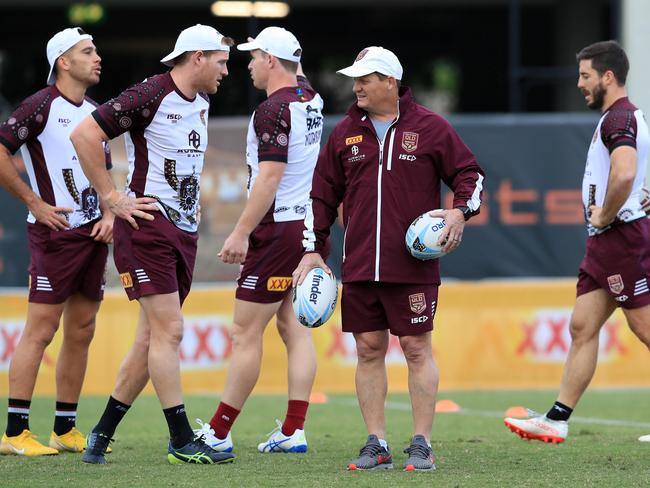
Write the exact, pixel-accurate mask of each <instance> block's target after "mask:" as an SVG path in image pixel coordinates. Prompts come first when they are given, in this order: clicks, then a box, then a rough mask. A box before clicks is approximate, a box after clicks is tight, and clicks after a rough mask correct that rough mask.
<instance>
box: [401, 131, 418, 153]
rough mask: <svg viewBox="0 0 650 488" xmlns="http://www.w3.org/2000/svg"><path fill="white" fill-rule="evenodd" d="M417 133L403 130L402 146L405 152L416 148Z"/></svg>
mask: <svg viewBox="0 0 650 488" xmlns="http://www.w3.org/2000/svg"><path fill="white" fill-rule="evenodd" d="M418 138H419V136H418V134H417V133H416V132H404V134H402V148H403V149H404V150H405V151H406V152H413V151H415V150H416V149H417V148H418Z"/></svg>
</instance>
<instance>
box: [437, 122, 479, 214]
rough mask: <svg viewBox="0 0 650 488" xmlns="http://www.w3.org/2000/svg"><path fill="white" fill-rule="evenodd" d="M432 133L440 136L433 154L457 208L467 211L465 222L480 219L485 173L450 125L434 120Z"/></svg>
mask: <svg viewBox="0 0 650 488" xmlns="http://www.w3.org/2000/svg"><path fill="white" fill-rule="evenodd" d="M432 132H435V133H437V134H438V139H437V140H436V143H435V150H434V152H435V154H436V155H437V158H436V159H437V163H438V168H439V171H440V175H441V177H442V180H443V181H444V182H445V184H446V185H447V186H448V187H449V188H450V189H451V190H452V191H453V192H454V202H453V206H454V208H458V207H461V208H465V207H467V208H468V209H469V211H468V212H467V213H466V215H465V218H469V217H472V216H474V215H477V214H478V213H480V207H481V203H482V194H483V186H484V182H483V180H484V179H485V173H484V171H483V169H482V168H481V167H480V166H479V164H478V162H477V161H476V157H475V156H474V154H473V153H472V151H471V150H470V149H469V148H468V147H467V145H466V144H465V143H464V142H463V140H462V139H461V138H460V136H459V135H458V133H457V132H456V131H455V130H454V128H453V127H452V126H451V124H449V122H447V121H446V120H444V119H442V118H441V117H440V118H437V119H435V130H432Z"/></svg>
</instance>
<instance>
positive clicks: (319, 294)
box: [293, 268, 339, 329]
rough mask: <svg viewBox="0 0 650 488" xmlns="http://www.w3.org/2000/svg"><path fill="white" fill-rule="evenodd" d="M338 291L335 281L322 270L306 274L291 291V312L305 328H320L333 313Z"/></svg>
mask: <svg viewBox="0 0 650 488" xmlns="http://www.w3.org/2000/svg"><path fill="white" fill-rule="evenodd" d="M338 294H339V289H338V286H337V285H336V279H334V278H332V277H330V275H328V274H327V273H326V272H325V271H324V270H323V269H322V268H314V269H312V270H310V271H309V273H307V276H305V279H304V280H303V282H302V284H301V285H298V286H296V287H295V288H294V289H293V311H294V313H295V314H296V318H297V319H298V322H300V323H301V324H302V325H304V326H305V327H309V328H310V329H315V328H316V327H320V326H321V325H323V324H324V323H325V322H327V319H329V318H330V317H331V316H332V314H333V313H334V309H335V308H336V300H337V298H338Z"/></svg>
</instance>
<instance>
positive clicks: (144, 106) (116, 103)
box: [93, 73, 210, 232]
mask: <svg viewBox="0 0 650 488" xmlns="http://www.w3.org/2000/svg"><path fill="white" fill-rule="evenodd" d="M209 107H210V102H209V101H208V97H207V95H205V94H199V95H197V96H196V97H195V98H194V99H193V100H190V99H188V98H186V97H185V96H184V95H183V94H182V93H181V92H180V90H179V89H178V88H177V87H176V85H175V84H174V81H173V79H172V77H171V75H170V74H169V73H164V74H161V75H156V76H153V77H151V78H147V79H146V80H144V81H143V82H142V83H138V84H136V85H134V86H132V87H130V88H128V89H127V90H125V91H124V92H122V94H120V95H119V96H117V97H116V98H114V99H112V100H109V101H108V102H106V103H105V104H104V105H101V106H100V107H98V108H97V110H96V111H95V112H93V117H94V118H95V120H96V121H97V123H98V124H99V125H100V126H101V128H102V129H103V130H104V132H105V133H106V135H107V136H108V137H109V138H111V139H112V138H114V137H117V136H118V135H120V134H122V133H124V132H126V133H127V134H126V135H125V139H126V149H127V157H128V160H129V175H128V179H127V188H128V190H127V191H128V192H129V193H130V195H132V196H136V197H143V196H147V197H152V198H155V199H156V201H157V205H158V207H159V208H160V210H161V213H162V214H163V215H164V216H165V217H167V218H168V219H169V220H170V221H171V222H172V223H173V224H174V225H176V226H177V227H178V228H179V229H182V230H184V231H187V232H196V231H197V228H198V222H197V212H198V204H199V196H200V176H201V171H202V170H203V160H204V156H205V150H206V148H207V146H208V109H209Z"/></svg>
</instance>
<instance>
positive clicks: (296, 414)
mask: <svg viewBox="0 0 650 488" xmlns="http://www.w3.org/2000/svg"><path fill="white" fill-rule="evenodd" d="M308 408H309V402H305V401H302V400H289V405H288V407H287V416H286V417H285V419H284V423H283V424H282V433H283V434H284V435H286V436H289V435H293V433H294V432H295V431H296V429H302V428H303V427H304V426H305V417H306V416H307V409H308Z"/></svg>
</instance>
